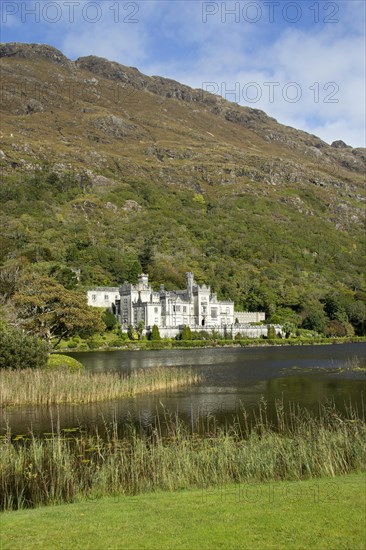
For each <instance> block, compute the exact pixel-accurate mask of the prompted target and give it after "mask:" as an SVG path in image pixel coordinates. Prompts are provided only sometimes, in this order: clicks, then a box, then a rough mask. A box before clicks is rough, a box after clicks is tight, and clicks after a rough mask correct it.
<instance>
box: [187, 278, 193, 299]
mask: <svg viewBox="0 0 366 550" xmlns="http://www.w3.org/2000/svg"><path fill="white" fill-rule="evenodd" d="M186 281H187V294H188V298H189V299H191V297H192V293H193V281H194V275H193V273H190V272H188V273H186Z"/></svg>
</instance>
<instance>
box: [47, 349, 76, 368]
mask: <svg viewBox="0 0 366 550" xmlns="http://www.w3.org/2000/svg"><path fill="white" fill-rule="evenodd" d="M45 368H46V369H57V370H68V371H70V372H78V371H80V370H83V369H84V366H83V365H82V363H80V362H79V361H77V360H76V359H74V358H73V357H69V356H68V355H61V354H59V353H55V354H53V355H50V356H49V358H48V361H47V364H46V366H45Z"/></svg>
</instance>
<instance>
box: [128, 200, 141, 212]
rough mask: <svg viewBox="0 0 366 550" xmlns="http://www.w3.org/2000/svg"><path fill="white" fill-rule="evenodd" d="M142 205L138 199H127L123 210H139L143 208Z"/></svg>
mask: <svg viewBox="0 0 366 550" xmlns="http://www.w3.org/2000/svg"><path fill="white" fill-rule="evenodd" d="M141 208H142V206H141V205H140V204H139V203H138V202H136V201H133V200H130V199H129V200H127V201H126V202H125V204H124V206H123V210H124V211H125V212H133V211H135V212H138V211H139V210H141Z"/></svg>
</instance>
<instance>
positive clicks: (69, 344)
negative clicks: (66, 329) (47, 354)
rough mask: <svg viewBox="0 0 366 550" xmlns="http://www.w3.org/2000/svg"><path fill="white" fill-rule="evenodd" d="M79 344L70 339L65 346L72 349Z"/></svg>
mask: <svg viewBox="0 0 366 550" xmlns="http://www.w3.org/2000/svg"><path fill="white" fill-rule="evenodd" d="M78 345H79V343H78V342H75V340H71V341H70V342H69V343H68V344H67V347H68V348H69V349H74V348H77V347H78Z"/></svg>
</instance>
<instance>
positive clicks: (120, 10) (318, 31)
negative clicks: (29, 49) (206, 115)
mask: <svg viewBox="0 0 366 550" xmlns="http://www.w3.org/2000/svg"><path fill="white" fill-rule="evenodd" d="M1 23H2V25H1V27H2V32H1V41H2V42H15V41H17V42H35V43H44V44H50V45H52V46H55V47H57V48H59V49H60V50H61V51H62V52H63V53H64V54H65V55H66V56H68V57H69V58H71V59H76V58H78V57H80V56H85V55H99V56H102V57H107V58H108V59H110V60H113V61H118V62H120V63H122V64H124V65H128V66H134V67H137V68H138V69H139V70H140V71H142V72H143V73H146V74H148V75H161V76H165V77H168V78H173V79H175V80H178V81H180V82H183V83H185V84H188V85H190V86H193V87H195V88H202V87H203V88H205V89H208V90H214V91H215V92H217V93H220V94H221V95H224V96H226V97H227V99H229V100H231V101H235V102H236V103H240V104H241V105H248V106H250V107H254V108H257V109H263V110H264V111H265V112H266V113H268V114H269V115H270V116H273V117H275V118H276V119H277V120H278V121H279V122H281V123H283V124H287V125H289V126H293V127H296V128H300V129H303V130H306V131H308V132H310V133H313V134H316V135H318V136H319V137H321V138H322V139H324V140H325V141H327V142H328V143H330V142H332V141H334V140H337V139H343V140H344V141H345V142H347V143H349V144H350V145H352V146H354V147H365V103H366V101H365V30H364V29H365V3H364V2H363V1H358V0H347V1H335V2H331V1H327V0H319V1H316V0H297V1H294V2H291V1H283V0H273V1H272V0H268V1H266V0H254V1H251V0H245V1H242V2H240V1H239V2H235V1H234V2H223V1H217V2H215V1H213V2H201V1H197V0H191V1H189V0H188V1H180V0H170V1H167V0H143V1H136V2H135V1H126V2H124V1H118V0H112V1H109V0H105V1H104V0H103V1H100V0H96V1H90V2H89V1H87V0H56V1H51V0H50V1H48V0H39V1H18V0H15V1H14V0H1Z"/></svg>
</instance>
